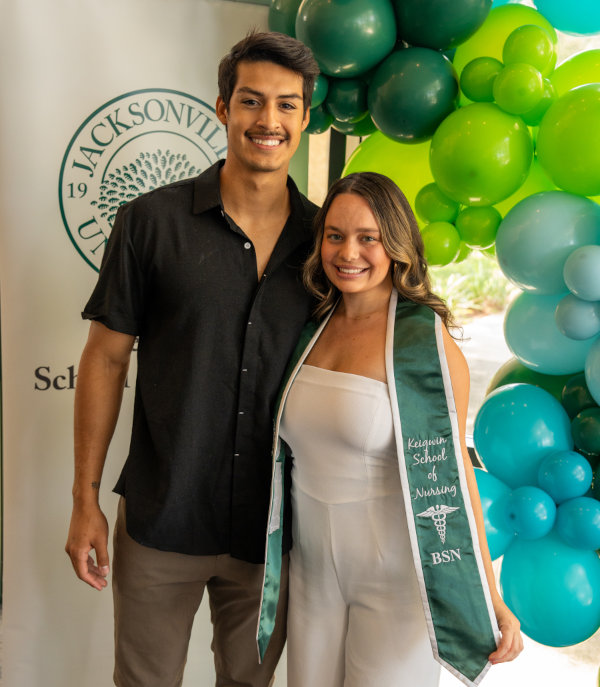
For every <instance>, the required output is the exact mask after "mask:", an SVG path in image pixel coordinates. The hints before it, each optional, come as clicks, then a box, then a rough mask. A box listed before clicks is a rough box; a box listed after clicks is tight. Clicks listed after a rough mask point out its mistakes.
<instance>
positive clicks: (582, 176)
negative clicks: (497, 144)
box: [537, 84, 600, 196]
mask: <svg viewBox="0 0 600 687" xmlns="http://www.w3.org/2000/svg"><path fill="white" fill-rule="evenodd" d="M537 155H538V159H539V161H540V163H541V164H542V166H543V167H544V169H545V170H546V172H547V173H548V175H549V176H550V178H551V179H552V181H553V182H554V183H555V184H556V185H557V186H558V187H559V188H562V189H564V190H565V191H570V192H571V193H576V194H577V195H580V196H595V195H598V194H600V84H588V85H587V86H579V87H578V88H575V89H574V90H572V91H567V93H565V94H564V95H563V96H561V97H560V98H559V99H558V100H557V101H556V102H555V103H554V104H553V105H551V106H550V108H549V109H548V111H547V112H546V114H545V115H544V118H543V119H542V122H541V124H540V128H539V131H538V137H537Z"/></svg>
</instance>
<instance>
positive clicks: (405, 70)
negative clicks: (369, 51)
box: [369, 48, 458, 143]
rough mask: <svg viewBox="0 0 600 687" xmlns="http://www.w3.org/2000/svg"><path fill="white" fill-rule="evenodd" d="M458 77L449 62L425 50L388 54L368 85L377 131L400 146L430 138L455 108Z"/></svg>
mask: <svg viewBox="0 0 600 687" xmlns="http://www.w3.org/2000/svg"><path fill="white" fill-rule="evenodd" d="M457 102H458V78H457V76H456V72H455V71H454V67H453V66H452V63H451V62H450V61H449V60H448V58H446V57H444V55H442V53H439V52H436V51H435V50H429V48H406V49H404V50H398V51H397V52H394V53H392V54H391V55H390V56H389V57H388V58H386V59H385V60H384V61H383V62H382V63H381V65H380V66H379V67H378V68H377V71H376V72H375V75H374V76H373V80H372V81H371V85H370V86H369V111H370V113H371V117H372V118H373V121H374V122H375V124H376V125H377V128H378V129H380V130H381V131H383V133H384V134H385V135H386V136H389V137H390V138H393V139H395V140H396V141H400V142H401V143H417V142H419V141H425V140H426V139H428V138H430V137H431V136H433V133H434V132H435V130H436V129H437V127H438V125H439V124H440V123H441V122H442V121H443V120H444V119H445V118H446V117H447V116H448V115H449V114H450V113H451V112H452V111H453V110H454V109H455V108H456V105H457Z"/></svg>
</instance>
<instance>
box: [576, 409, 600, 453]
mask: <svg viewBox="0 0 600 687" xmlns="http://www.w3.org/2000/svg"><path fill="white" fill-rule="evenodd" d="M571 431H572V432H573V441H574V442H575V446H577V448H580V449H582V450H583V451H586V452H587V453H596V454H597V453H600V408H586V409H585V410H582V411H581V412H580V413H578V414H577V415H576V416H575V418H574V419H573V421H572V422H571Z"/></svg>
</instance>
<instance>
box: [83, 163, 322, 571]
mask: <svg viewBox="0 0 600 687" xmlns="http://www.w3.org/2000/svg"><path fill="white" fill-rule="evenodd" d="M221 164H222V163H217V164H216V165H213V166H212V167H211V168H209V169H208V170H206V171H205V172H203V173H202V174H201V175H200V176H198V177H196V178H194V179H189V180H185V181H180V182H177V183H175V184H171V185H169V186H165V187H162V188H159V189H156V190H154V191H152V192H150V193H147V194H145V195H143V196H140V197H139V198H137V199H135V200H133V201H131V202H130V203H127V204H125V205H123V206H122V207H121V208H120V209H119V211H118V213H117V216H116V219H115V223H114V227H113V230H112V232H111V235H110V238H109V241H108V244H107V247H106V250H105V254H104V257H103V261H102V266H101V270H100V275H99V278H98V283H97V285H96V288H95V289H94V291H93V293H92V296H91V298H90V300H89V302H88V303H87V305H86V306H85V310H84V312H83V317H84V318H86V319H91V320H96V321H98V322H100V323H102V324H104V325H105V326H107V327H108V328H110V329H113V330H115V331H118V332H122V333H126V334H130V335H133V336H137V337H139V340H138V352H137V356H138V373H137V380H136V388H135V401H134V417H133V427H132V435H131V444H130V449H129V454H128V456H127V459H126V462H125V466H124V468H123V471H122V473H121V476H120V478H119V481H118V483H117V485H116V487H115V491H117V492H118V493H119V494H122V495H124V496H125V498H126V505H127V529H128V532H129V534H130V535H131V536H132V537H133V538H134V539H135V540H136V541H138V542H139V543H140V544H143V545H146V546H151V547H154V548H157V549H161V550H166V551H176V552H179V553H185V554H198V555H212V554H222V553H229V554H231V555H232V556H234V557H237V558H241V559H243V560H247V561H250V562H261V561H263V559H264V542H265V531H266V522H267V515H268V506H269V489H270V482H271V441H272V415H273V409H274V404H275V399H276V395H277V392H278V388H279V383H280V380H281V378H282V376H283V373H284V370H285V366H286V364H287V362H288V359H289V357H290V355H291V352H292V350H293V348H294V345H295V343H296V340H297V338H298V335H299V333H300V331H301V329H302V326H303V324H304V323H305V321H306V320H307V319H308V318H309V316H310V309H311V299H310V297H309V296H308V294H307V293H306V291H305V290H304V288H303V286H302V282H301V267H302V264H303V262H304V260H305V258H306V256H307V254H308V251H309V249H310V248H311V244H312V218H313V216H314V214H315V212H316V206H314V205H313V204H312V203H310V202H309V201H308V200H307V199H306V198H304V197H303V196H302V195H301V194H300V193H299V192H298V190H297V188H296V186H295V185H294V183H293V181H292V180H291V179H288V189H289V193H290V203H291V213H290V216H289V218H288V220H287V223H286V224H285V227H284V228H283V230H282V232H281V235H280V237H279V239H278V242H277V244H276V245H275V248H274V249H273V253H272V255H271V258H270V260H269V262H268V264H267V267H266V270H265V274H264V275H263V276H262V278H261V279H260V281H259V280H258V275H257V266H256V255H255V252H254V246H253V245H252V242H251V241H250V240H249V239H248V237H247V236H246V235H245V234H244V232H243V231H242V229H240V228H239V227H238V226H237V225H236V224H235V223H234V222H233V220H232V219H231V218H229V217H228V216H227V215H226V214H225V212H224V210H223V206H222V202H221V197H220V191H219V170H220V166H221Z"/></svg>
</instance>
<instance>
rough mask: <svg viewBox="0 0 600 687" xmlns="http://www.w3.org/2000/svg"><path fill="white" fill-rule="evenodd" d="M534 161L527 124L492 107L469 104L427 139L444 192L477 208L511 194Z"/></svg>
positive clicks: (496, 107) (433, 169) (433, 164)
mask: <svg viewBox="0 0 600 687" xmlns="http://www.w3.org/2000/svg"><path fill="white" fill-rule="evenodd" d="M499 9H501V8H499ZM532 158H533V143H532V141H531V135H530V133H529V129H528V128H527V126H526V125H525V124H524V122H523V121H522V120H521V119H520V118H519V117H514V116H512V115H510V114H507V113H506V112H503V111H502V110H501V109H500V108H499V107H498V106H497V105H494V104H493V103H472V104H471V105H467V106H466V107H461V108H460V109H459V110H456V112H453V113H452V114H451V115H449V116H448V117H446V119H445V120H444V121H443V122H442V123H441V124H440V126H439V127H438V128H437V130H436V132H435V134H434V135H433V138H432V139H431V151H430V157H429V159H430V163H431V171H432V173H433V177H434V179H435V181H436V182H437V184H438V186H439V187H440V188H441V189H442V191H443V192H444V193H445V194H446V195H447V196H450V198H452V199H453V200H456V201H457V202H459V203H462V204H463V205H478V206H479V205H494V204H495V203H498V202H500V201H501V200H504V199H505V198H508V197H509V196H510V195H511V194H513V193H515V191H516V190H517V189H518V188H519V187H520V186H521V184H522V183H523V182H524V181H525V179H526V178H527V174H528V172H529V168H530V165H531V160H532Z"/></svg>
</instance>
